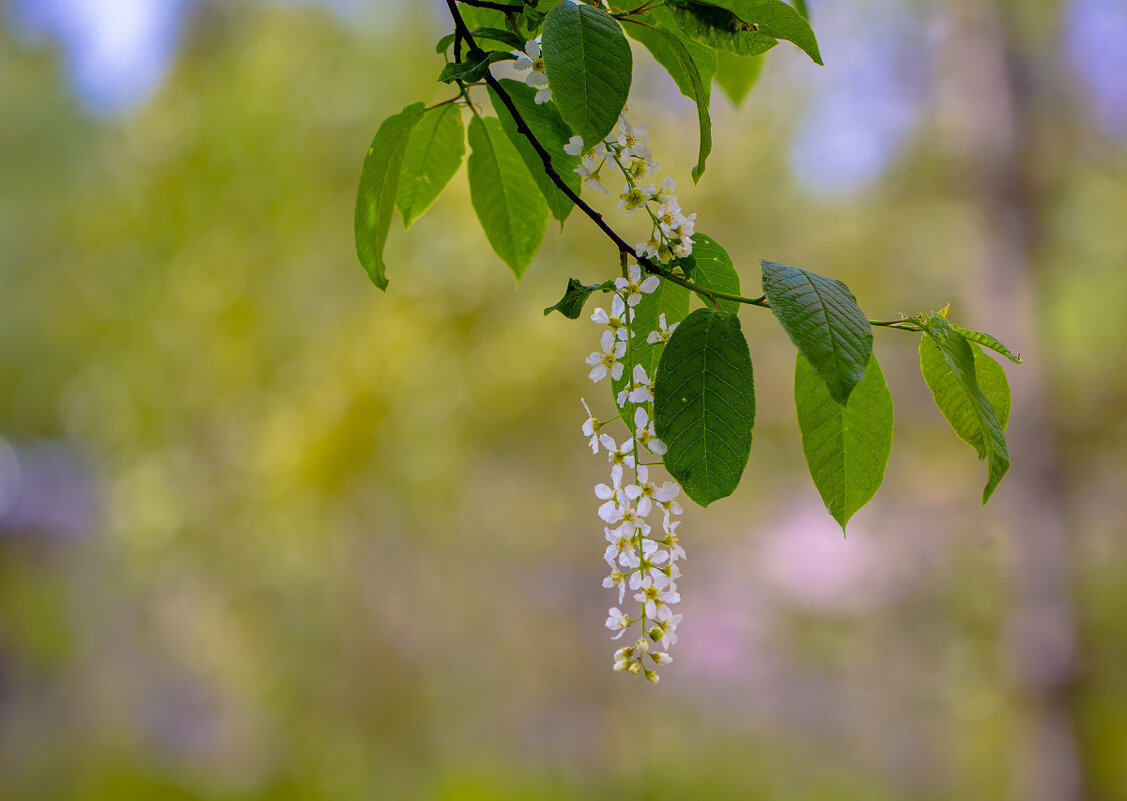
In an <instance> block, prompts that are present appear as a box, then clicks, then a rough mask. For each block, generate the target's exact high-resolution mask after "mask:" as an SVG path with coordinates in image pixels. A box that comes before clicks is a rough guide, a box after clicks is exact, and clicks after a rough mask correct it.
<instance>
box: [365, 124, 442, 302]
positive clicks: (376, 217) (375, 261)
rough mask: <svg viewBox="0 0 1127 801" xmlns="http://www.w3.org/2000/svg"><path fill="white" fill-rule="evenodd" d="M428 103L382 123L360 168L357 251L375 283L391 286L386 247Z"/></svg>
mask: <svg viewBox="0 0 1127 801" xmlns="http://www.w3.org/2000/svg"><path fill="white" fill-rule="evenodd" d="M425 109H426V104H425V103H412V104H411V105H409V106H407V108H405V109H403V111H401V112H399V113H398V114H393V115H392V116H390V117H388V118H387V119H386V120H384V121H383V123H381V124H380V127H379V130H378V131H376V136H375V138H374V139H372V146H371V147H369V148H368V154H367V155H366V156H365V157H364V166H363V168H362V169H361V170H360V189H359V191H357V193H356V216H355V220H354V228H355V234H356V255H357V257H358V258H359V259H360V264H362V265H363V267H364V269H365V270H367V272H368V277H369V278H371V279H372V283H373V284H375V285H376V286H378V287H379V288H380V289H387V275H386V269H387V268H386V265H385V264H384V261H383V249H384V245H385V244H386V243H387V234H388V231H389V230H391V214H392V211H393V210H394V209H395V197H396V194H397V192H398V189H399V176H400V173H401V172H402V168H403V157H404V154H406V152H407V143H408V142H409V141H410V138H411V131H413V130H414V129H415V126H416V125H418V124H419V121H420V120H422V118H423V114H424V110H425Z"/></svg>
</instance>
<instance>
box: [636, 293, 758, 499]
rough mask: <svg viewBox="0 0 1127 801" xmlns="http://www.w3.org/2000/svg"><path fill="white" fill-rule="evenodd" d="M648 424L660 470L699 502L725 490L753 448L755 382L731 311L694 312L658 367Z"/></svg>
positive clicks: (728, 490)
mask: <svg viewBox="0 0 1127 801" xmlns="http://www.w3.org/2000/svg"><path fill="white" fill-rule="evenodd" d="M654 423H655V429H656V432H657V436H658V437H659V438H660V439H661V440H662V441H663V442H664V443H665V445H666V447H667V448H668V451H666V454H665V467H666V469H668V470H669V472H670V474H672V476H673V477H674V478H675V479H677V481H679V482H680V483H681V486H682V487H683V488H684V490H685V494H686V495H688V496H689V497H690V498H692V499H693V500H694V501H696V502H697V503H699V504H700V505H701V506H708V504H710V503H712V502H713V501H715V500H717V499H718V498H725V497H727V496H728V495H731V494H732V492H733V491H734V490H735V489H736V486H737V485H739V483H740V476H741V475H743V471H744V467H746V466H747V458H748V454H749V453H750V451H751V429H752V426H754V424H755V383H754V377H753V374H752V367H751V355H750V354H749V353H748V349H747V340H746V339H744V335H743V331H741V330H740V321H739V318H738V317H736V315H734V314H732V313H730V312H714V311H711V310H709V309H697V310H696V311H695V312H693V313H692V314H690V315H689V316H688V317H686V318H685V319H684V320H683V321H682V322H681V325H680V326H678V328H677V330H676V331H675V332H674V333H673V337H672V339H670V341H669V344H668V345H666V346H665V352H664V353H663V354H662V356H661V364H660V366H659V367H658V373H657V382H656V386H655V387H654Z"/></svg>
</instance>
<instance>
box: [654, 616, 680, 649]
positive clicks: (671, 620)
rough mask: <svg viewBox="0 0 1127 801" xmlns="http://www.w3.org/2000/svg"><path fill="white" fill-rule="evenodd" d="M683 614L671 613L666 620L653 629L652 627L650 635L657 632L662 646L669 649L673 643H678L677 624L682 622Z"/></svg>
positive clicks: (657, 638)
mask: <svg viewBox="0 0 1127 801" xmlns="http://www.w3.org/2000/svg"><path fill="white" fill-rule="evenodd" d="M682 617H683V615H670V616H669V617H668V618H666V619H665V620H661V621H659V622H658V624H657V625H656V626H654V628H653V629H651V634H650V636H651V637H652V636H653V634H655V633H656V634H657V637H655V639H656V640H658V642H660V643H661V647H662V648H666V649H668V648H669V646H671V645H676V644H677V625H678V624H679V623H680V622H681V618H682Z"/></svg>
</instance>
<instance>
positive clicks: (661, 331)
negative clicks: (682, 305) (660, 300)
mask: <svg viewBox="0 0 1127 801" xmlns="http://www.w3.org/2000/svg"><path fill="white" fill-rule="evenodd" d="M679 325H680V323H674V324H673V325H666V323H665V312H662V313H661V314H659V315H658V316H657V330H656V331H650V335H649V336H648V337H646V342H648V343H649V344H650V345H656V344H658V343H659V342H660V343H661V344H662V345H668V344H669V338H670V337H671V336H673V332H674V331H676V330H677V326H679Z"/></svg>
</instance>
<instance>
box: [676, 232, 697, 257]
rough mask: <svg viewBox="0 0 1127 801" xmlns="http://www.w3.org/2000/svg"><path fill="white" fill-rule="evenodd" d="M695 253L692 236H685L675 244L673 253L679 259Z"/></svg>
mask: <svg viewBox="0 0 1127 801" xmlns="http://www.w3.org/2000/svg"><path fill="white" fill-rule="evenodd" d="M692 253H693V240H692V238H691V237H687V236H683V237H681V241H680V242H678V243H677V244H675V245H674V246H673V255H674V256H676V257H677V258H679V259H685V258H688V257H689V256H691V255H692Z"/></svg>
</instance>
